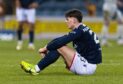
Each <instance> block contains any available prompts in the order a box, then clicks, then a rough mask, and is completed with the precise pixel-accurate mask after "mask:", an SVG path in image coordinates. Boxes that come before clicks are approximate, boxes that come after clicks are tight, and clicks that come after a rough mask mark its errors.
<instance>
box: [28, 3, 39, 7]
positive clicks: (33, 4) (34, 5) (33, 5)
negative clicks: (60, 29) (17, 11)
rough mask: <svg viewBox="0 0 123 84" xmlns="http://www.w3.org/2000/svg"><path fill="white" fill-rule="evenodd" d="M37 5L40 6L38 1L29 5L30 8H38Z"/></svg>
mask: <svg viewBox="0 0 123 84" xmlns="http://www.w3.org/2000/svg"><path fill="white" fill-rule="evenodd" d="M37 7H38V3H36V2H34V3H32V4H30V5H29V8H37Z"/></svg>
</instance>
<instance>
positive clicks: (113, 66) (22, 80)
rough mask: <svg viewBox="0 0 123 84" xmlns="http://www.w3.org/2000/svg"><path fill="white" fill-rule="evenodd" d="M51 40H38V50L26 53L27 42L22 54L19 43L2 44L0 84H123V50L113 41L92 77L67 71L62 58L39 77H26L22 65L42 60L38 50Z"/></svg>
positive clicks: (106, 48) (122, 47)
mask: <svg viewBox="0 0 123 84" xmlns="http://www.w3.org/2000/svg"><path fill="white" fill-rule="evenodd" d="M48 41H49V40H45V39H42V40H36V41H35V44H36V50H34V51H30V50H28V49H27V44H28V41H27V40H26V41H24V46H23V50H21V51H16V50H15V46H16V41H15V40H14V41H10V42H5V41H0V84H123V46H118V45H117V44H116V42H115V41H111V43H112V46H111V47H103V48H102V51H103V63H102V64H101V65H98V68H97V71H96V73H95V74H94V75H91V76H79V75H75V74H73V73H71V72H70V71H68V70H67V69H65V64H64V62H63V60H62V58H60V59H59V60H58V61H57V62H56V63H54V64H52V65H51V66H49V67H48V68H46V69H45V70H43V71H42V72H40V74H39V75H37V76H32V75H30V74H27V73H25V72H24V71H23V70H21V68H20V62H21V61H22V60H25V61H27V62H30V63H33V64H36V63H37V62H38V61H39V60H40V59H41V57H40V55H39V54H38V49H39V48H40V47H43V46H44V45H45V44H46V43H47V42H48Z"/></svg>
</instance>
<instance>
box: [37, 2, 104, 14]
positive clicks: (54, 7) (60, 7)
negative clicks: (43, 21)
mask: <svg viewBox="0 0 123 84" xmlns="http://www.w3.org/2000/svg"><path fill="white" fill-rule="evenodd" d="M88 2H91V3H93V4H94V5H95V6H96V9H97V10H96V15H97V16H101V15H102V4H103V0H44V3H43V4H41V6H40V7H39V8H38V9H37V15H41V16H49V15H50V16H63V15H64V13H65V12H66V11H67V10H69V9H72V8H77V9H80V10H81V11H82V12H83V14H84V15H88V14H87V13H88V12H87V8H86V6H87V4H88Z"/></svg>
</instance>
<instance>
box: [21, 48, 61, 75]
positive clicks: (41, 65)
mask: <svg viewBox="0 0 123 84" xmlns="http://www.w3.org/2000/svg"><path fill="white" fill-rule="evenodd" d="M59 56H60V54H59V52H58V51H57V50H54V51H49V52H48V53H47V54H46V55H45V57H44V58H43V59H41V60H40V61H39V62H38V63H37V65H33V64H30V63H27V62H25V61H22V62H21V67H22V69H23V70H25V71H26V72H27V73H31V74H32V75H37V74H38V73H39V72H40V71H42V70H43V69H45V68H46V67H48V66H49V65H50V64H52V63H54V62H55V61H57V59H58V58H59Z"/></svg>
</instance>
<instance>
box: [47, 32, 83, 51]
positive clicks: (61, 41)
mask: <svg viewBox="0 0 123 84" xmlns="http://www.w3.org/2000/svg"><path fill="white" fill-rule="evenodd" d="M81 34H82V33H81V31H79V30H75V31H72V32H70V33H69V34H67V35H64V36H62V37H59V38H56V39H54V40H52V41H51V42H49V43H48V45H47V46H46V48H47V50H56V49H58V48H60V47H62V46H64V45H66V44H68V43H69V42H71V41H73V40H75V39H77V38H79V37H80V36H81Z"/></svg>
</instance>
